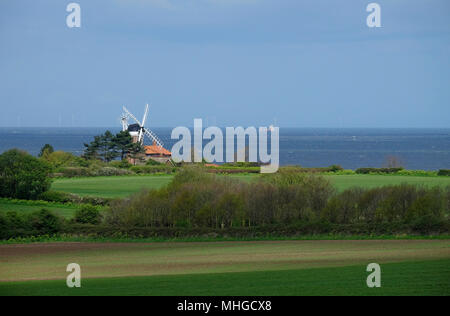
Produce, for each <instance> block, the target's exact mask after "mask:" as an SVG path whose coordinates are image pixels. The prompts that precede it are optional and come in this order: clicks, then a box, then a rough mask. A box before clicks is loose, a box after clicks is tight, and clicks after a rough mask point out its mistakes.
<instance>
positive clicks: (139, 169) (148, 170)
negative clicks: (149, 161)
mask: <svg viewBox="0 0 450 316" xmlns="http://www.w3.org/2000/svg"><path fill="white" fill-rule="evenodd" d="M130 170H131V171H133V172H135V173H137V174H154V173H166V174H171V173H174V172H176V168H175V167H172V166H168V165H163V164H160V165H154V166H132V167H131V168H130Z"/></svg>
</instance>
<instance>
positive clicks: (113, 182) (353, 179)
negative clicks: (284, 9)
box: [52, 174, 450, 197]
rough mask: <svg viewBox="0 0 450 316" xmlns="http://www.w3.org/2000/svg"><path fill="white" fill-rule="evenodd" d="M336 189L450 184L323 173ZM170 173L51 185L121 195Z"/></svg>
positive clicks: (448, 180)
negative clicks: (408, 184)
mask: <svg viewBox="0 0 450 316" xmlns="http://www.w3.org/2000/svg"><path fill="white" fill-rule="evenodd" d="M232 177H233V178H237V179H241V180H244V181H252V180H253V179H256V178H257V177H258V175H257V174H244V175H239V174H238V175H232ZM326 177H327V178H329V179H330V180H331V182H332V183H333V184H334V185H335V186H336V188H337V189H338V190H345V189H347V188H350V187H353V186H361V187H365V188H372V187H377V186H383V185H390V184H401V183H411V184H423V185H429V186H435V185H439V186H447V185H450V177H416V176H395V175H335V176H326ZM172 178H173V176H172V175H166V176H160V175H158V176H154V175H143V176H120V177H93V178H73V179H57V180H55V182H54V183H53V185H52V189H53V190H57V191H64V192H70V193H75V194H78V195H81V196H99V197H125V196H128V195H130V194H132V193H135V192H138V191H139V190H141V189H143V188H159V187H161V186H163V185H166V184H168V183H169V182H170V181H171V180H172Z"/></svg>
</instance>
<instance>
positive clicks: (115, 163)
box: [109, 159, 132, 169]
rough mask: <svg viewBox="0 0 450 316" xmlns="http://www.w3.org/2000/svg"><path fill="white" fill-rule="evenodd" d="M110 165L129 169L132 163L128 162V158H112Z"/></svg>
mask: <svg viewBox="0 0 450 316" xmlns="http://www.w3.org/2000/svg"><path fill="white" fill-rule="evenodd" d="M109 166H110V167H114V168H120V169H129V168H130V167H131V166H132V164H131V163H129V162H128V160H126V159H123V160H114V161H111V162H110V163H109Z"/></svg>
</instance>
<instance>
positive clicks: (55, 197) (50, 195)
mask: <svg viewBox="0 0 450 316" xmlns="http://www.w3.org/2000/svg"><path fill="white" fill-rule="evenodd" d="M39 200H42V201H47V202H56V203H68V202H73V201H72V197H71V194H69V193H66V192H60V191H52V190H50V191H47V192H44V193H42V194H40V195H39Z"/></svg>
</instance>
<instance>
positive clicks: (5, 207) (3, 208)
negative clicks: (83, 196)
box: [0, 200, 78, 218]
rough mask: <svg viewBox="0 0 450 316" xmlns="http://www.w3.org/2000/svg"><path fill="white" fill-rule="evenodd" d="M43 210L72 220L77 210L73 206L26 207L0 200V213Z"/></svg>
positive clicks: (26, 212)
mask: <svg viewBox="0 0 450 316" xmlns="http://www.w3.org/2000/svg"><path fill="white" fill-rule="evenodd" d="M43 208H44V209H46V210H49V211H51V212H53V213H54V214H57V215H60V216H62V217H65V218H72V217H73V215H74V214H75V211H76V210H77V209H78V207H77V206H75V205H62V204H61V205H26V204H23V203H15V202H11V201H2V200H0V213H7V212H18V213H23V214H30V213H32V212H35V211H40V210H42V209H43Z"/></svg>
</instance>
